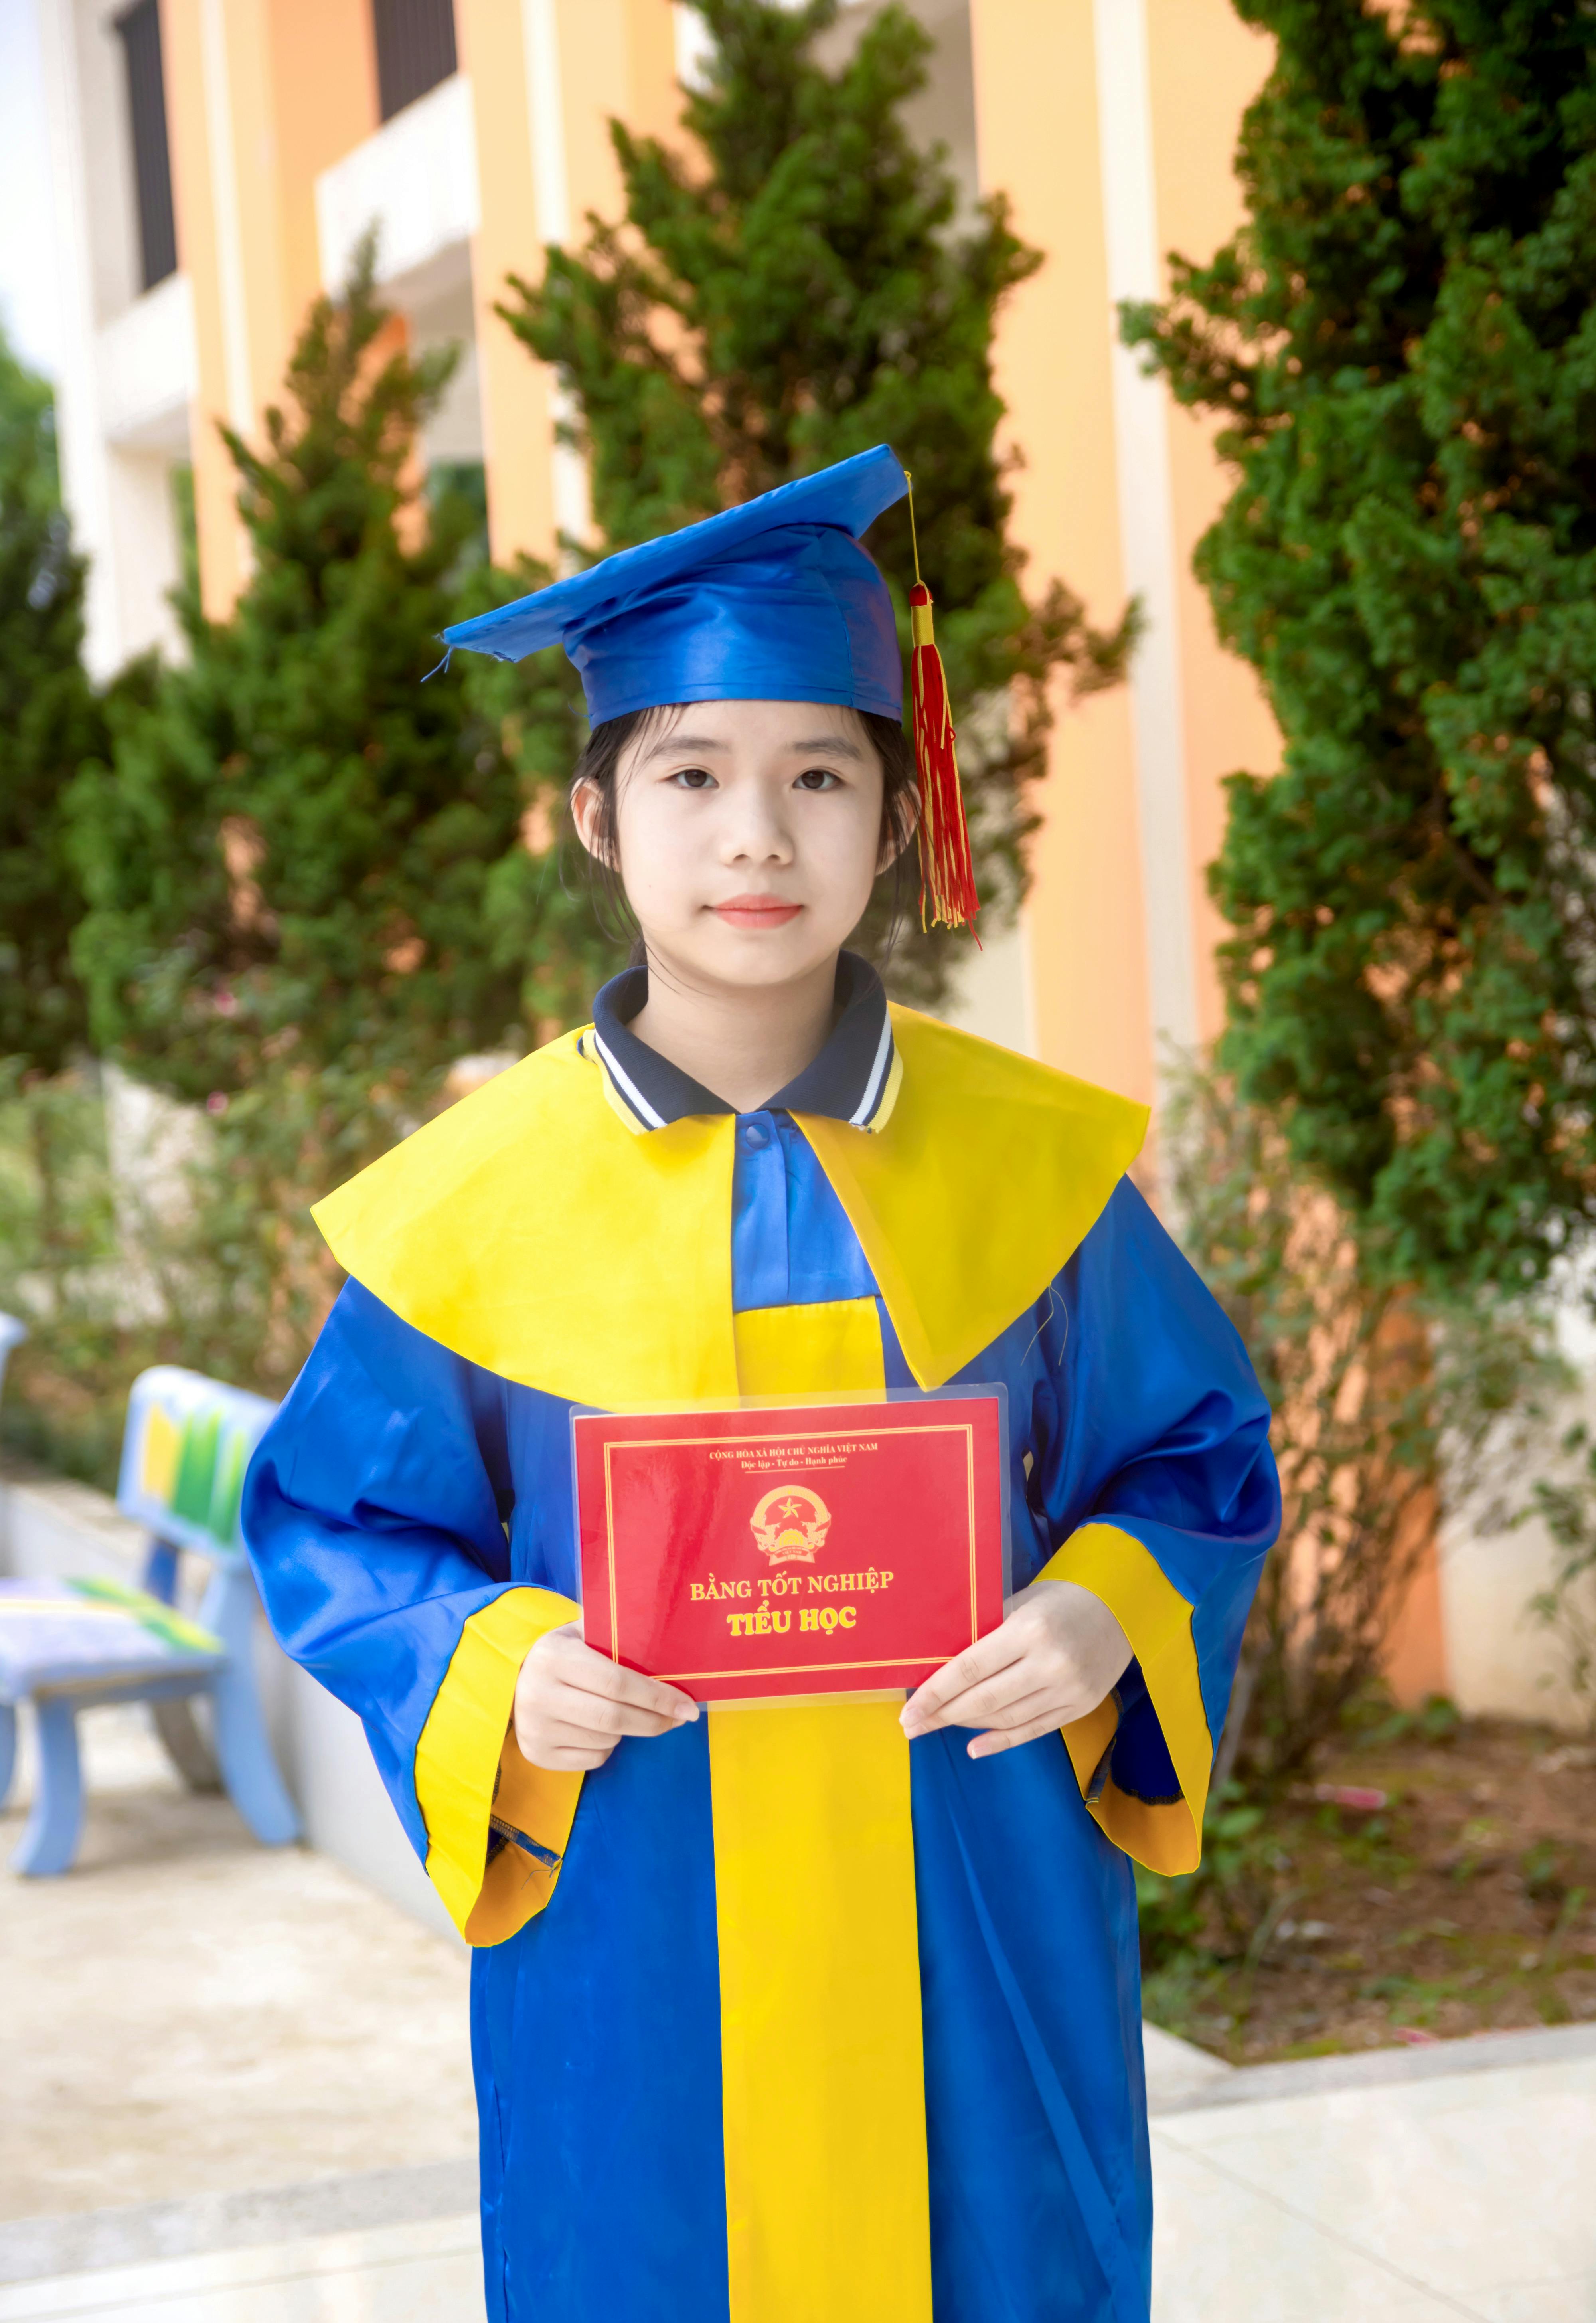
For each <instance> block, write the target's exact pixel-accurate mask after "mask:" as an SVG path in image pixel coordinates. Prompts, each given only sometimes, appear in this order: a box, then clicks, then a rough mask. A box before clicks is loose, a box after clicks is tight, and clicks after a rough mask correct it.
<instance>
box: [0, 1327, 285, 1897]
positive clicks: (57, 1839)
mask: <svg viewBox="0 0 1596 2323" xmlns="http://www.w3.org/2000/svg"><path fill="white" fill-rule="evenodd" d="M6 1319H9V1318H6ZM15 1336H16V1334H15V1333H13V1334H12V1338H11V1341H10V1342H8V1343H7V1345H9V1344H14V1339H15ZM5 1352H7V1347H0V1366H3V1363H4V1356H5ZM274 1409H275V1406H274V1405H272V1404H271V1403H268V1402H267V1401H266V1400H265V1399H264V1398H263V1397H261V1396H258V1395H248V1394H245V1393H244V1392H243V1390H242V1389H238V1388H230V1387H224V1386H222V1385H220V1384H219V1383H218V1382H216V1381H215V1380H207V1379H203V1378H201V1377H200V1375H199V1374H198V1373H197V1372H186V1371H179V1370H178V1369H177V1368H176V1367H175V1366H173V1365H171V1364H161V1365H158V1366H157V1367H156V1368H155V1369H154V1370H153V1371H147V1372H143V1373H141V1374H140V1376H139V1378H138V1379H137V1380H135V1382H133V1393H132V1395H131V1396H130V1398H129V1400H128V1409H127V1427H126V1429H125V1431H124V1436H123V1441H122V1470H121V1476H120V1479H119V1482H118V1484H117V1488H116V1504H117V1506H118V1508H119V1509H121V1510H122V1511H123V1513H124V1515H126V1516H130V1517H132V1518H133V1519H134V1520H136V1521H137V1522H139V1523H141V1524H142V1525H143V1526H144V1527H145V1528H146V1530H147V1535H148V1542H147V1547H146V1549H145V1555H144V1565H143V1571H142V1575H141V1585H140V1586H138V1587H137V1588H134V1587H133V1586H131V1585H130V1584H127V1583H124V1582H120V1581H109V1580H105V1579H104V1578H101V1577H99V1576H88V1577H86V1578H83V1579H79V1580H53V1579H52V1580H48V1581H31V1580H5V1581H0V1804H4V1801H5V1795H6V1794H7V1792H8V1790H9V1788H10V1786H11V1778H12V1775H13V1772H14V1767H15V1758H16V1713H17V1710H18V1708H19V1707H20V1705H21V1704H22V1703H24V1702H25V1703H31V1704H32V1711H33V1715H34V1720H35V1722H36V1725H37V1730H38V1736H39V1762H40V1771H39V1783H38V1788H37V1791H36V1794H35V1796H34V1800H33V1805H32V1813H30V1815H29V1818H28V1823H27V1827H26V1829H25V1830H24V1831H23V1836H22V1840H21V1841H20V1843H19V1845H18V1846H17V1849H16V1850H15V1852H14V1854H13V1856H12V1859H11V1864H12V1868H13V1870H14V1871H20V1872H23V1873H26V1874H29V1875H31V1876H32V1877H33V1878H42V1877H47V1876H49V1875H50V1874H53V1873H56V1872H61V1871H68V1870H69V1869H70V1868H71V1866H72V1863H73V1860H74V1859H75V1858H76V1856H77V1852H78V1836H79V1833H80V1832H81V1829H82V1823H83V1780H82V1774H81V1770H80V1767H79V1762H78V1712H79V1711H82V1710H88V1709H92V1708H94V1707H96V1705H98V1704H100V1703H108V1702H147V1703H150V1704H151V1712H152V1715H153V1717H154V1720H155V1723H156V1728H157V1731H158V1732H159V1733H160V1734H161V1740H162V1741H163V1742H164V1743H165V1745H166V1747H167V1749H168V1751H169V1753H170V1756H171V1757H172V1758H173V1759H174V1760H175V1761H176V1763H177V1765H178V1767H179V1772H180V1773H181V1774H182V1775H183V1776H184V1777H185V1778H186V1780H188V1782H189V1783H190V1784H192V1785H194V1786H196V1787H201V1788H203V1787H206V1786H214V1785H216V1784H218V1783H219V1784H220V1785H221V1786H225V1789H226V1791H227V1794H228V1795H229V1796H230V1797H231V1799H232V1801H233V1804H234V1806H235V1807H237V1809H238V1811H239V1813H240V1814H242V1815H243V1819H244V1821H245V1823H248V1825H249V1827H250V1829H251V1830H252V1832H253V1833H254V1835H255V1837H256V1838H257V1839H258V1840H260V1841H262V1842H263V1843H264V1844H265V1845H267V1846H269V1847H280V1846H282V1845H283V1844H285V1843H286V1842H287V1841H289V1840H292V1839H297V1838H298V1835H299V1819H298V1814H297V1813H295V1810H294V1804H293V1802H292V1800H291V1799H290V1798H289V1795H288V1792H287V1791H286V1790H285V1789H284V1787H283V1782H282V1777H281V1776H280V1774H279V1773H278V1770H277V1765H276V1761H275V1760H274V1759H273V1758H272V1755H271V1744H270V1742H269V1741H268V1740H267V1735H266V1724H265V1721H264V1719H263V1717H262V1715H261V1703H260V1697H259V1694H258V1692H257V1690H256V1686H255V1677H254V1666H253V1657H252V1633H253V1629H254V1616H255V1608H256V1598H255V1584H254V1582H253V1580H252V1576H251V1574H250V1569H249V1564H248V1560H247V1558H246V1557H245V1555H244V1550H243V1542H242V1540H241V1539H240V1538H239V1534H238V1503H239V1496H240V1493H241V1492H242V1490H243V1472H244V1470H245V1468H246V1467H247V1466H248V1464H249V1458H250V1455H251V1453H252V1451H253V1450H254V1447H255V1445H256V1443H257V1441H258V1440H259V1438H260V1436H261V1431H262V1430H263V1429H264V1428H265V1426H266V1423H267V1421H268V1420H269V1419H271V1415H272V1412H273V1410H274ZM185 1550H188V1551H189V1552H191V1553H192V1554H194V1555H196V1556H201V1557H203V1558H205V1559H206V1562H207V1563H208V1565H209V1566H210V1568H211V1570H210V1579H209V1583H208V1585H207V1587H206V1593H205V1596H204V1599H203V1601H202V1602H201V1604H200V1606H199V1609H198V1613H197V1618H196V1619H193V1620H190V1619H189V1618H188V1616H187V1615H186V1614H184V1613H183V1612H182V1611H179V1607H178V1603H177V1596H178V1581H179V1560H180V1557H181V1556H182V1553H183V1552H184V1551H185ZM198 1699H203V1700H205V1701H206V1702H208V1704H209V1709H210V1719H209V1727H210V1740H208V1741H207V1740H206V1737H205V1735H204V1733H203V1732H202V1731H201V1729H200V1727H199V1726H198V1724H197V1722H196V1721H195V1719H194V1716H193V1708H194V1704H195V1702H196V1701H197V1700H198Z"/></svg>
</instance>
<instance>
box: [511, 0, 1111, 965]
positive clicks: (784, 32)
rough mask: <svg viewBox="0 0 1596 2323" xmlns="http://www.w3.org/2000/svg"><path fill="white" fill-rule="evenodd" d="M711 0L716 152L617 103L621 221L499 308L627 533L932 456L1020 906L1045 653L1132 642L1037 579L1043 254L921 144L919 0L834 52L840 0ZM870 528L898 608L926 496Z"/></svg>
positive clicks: (602, 503) (953, 653)
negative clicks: (1011, 351) (1037, 295)
mask: <svg viewBox="0 0 1596 2323" xmlns="http://www.w3.org/2000/svg"><path fill="white" fill-rule="evenodd" d="M694 5H696V6H697V8H698V11H699V14H701V15H702V18H703V20H704V23H705V24H706V25H707V27H708V29H709V32H710V33H711V40H712V48H711V53H710V56H709V58H708V60H707V64H706V69H705V78H704V83H703V86H702V87H701V88H699V89H697V90H694V91H693V92H690V93H689V94H688V96H687V97H686V101H685V107H684V113H683V125H684V127H685V128H686V130H687V131H688V132H689V133H690V134H691V136H692V138H693V141H694V142H695V145H696V148H697V151H696V152H695V153H694V154H693V156H692V158H691V159H688V158H685V157H683V155H680V154H677V153H674V152H671V151H669V150H667V149H666V148H665V147H664V146H663V145H661V144H660V143H658V142H656V141H655V140H653V139H648V138H638V137H635V136H633V135H632V134H631V133H629V132H628V130H627V129H626V128H625V126H624V125H623V124H620V123H619V122H616V123H613V124H611V131H610V134H611V137H612V139H613V142H614V145H615V150H616V153H617V155H618V157H619V163H620V169H621V173H622V178H623V181H624V184H625V188H626V205H627V207H626V218H625V221H624V223H620V224H611V223H605V222H604V221H601V220H600V219H598V218H596V217H595V218H591V219H590V220H589V229H590V231H589V238H588V241H587V243H586V245H585V247H584V248H582V250H580V251H561V250H551V251H550V252H549V253H548V256H547V264H546V271H545V273H544V276H543V279H542V280H541V282H540V283H539V284H537V287H536V288H535V287H534V286H533V285H532V284H531V283H529V282H527V281H525V280H521V279H520V278H519V277H517V276H512V277H511V278H510V282H511V288H512V289H513V291H514V292H515V294H516V295H515V298H514V300H513V302H512V303H511V304H509V305H508V306H506V307H505V308H502V309H501V312H503V314H504V315H505V317H506V319H507V320H508V321H509V324H510V326H511V327H512V329H514V330H515V331H516V332H517V333H518V335H519V336H520V337H521V338H523V339H524V340H525V342H526V343H527V346H528V347H530V348H531V349H532V351H533V352H534V353H536V354H537V355H538V356H539V357H540V358H541V359H542V360H543V361H544V362H546V363H553V364H555V365H557V366H558V367H559V370H560V372H561V373H562V376H563V377H564V381H566V383H567V384H568V385H569V386H570V387H571V388H572V389H573V390H574V392H575V395H576V397H577V399H578V400H579V402H580V406H581V410H582V429H581V438H580V440H581V442H582V446H583V448H584V449H585V451H586V452H587V454H588V457H589V462H590V468H591V474H592V496H593V511H594V518H595V521H596V527H597V530H598V532H599V534H600V536H601V541H602V545H603V546H604V548H606V549H611V548H619V547H625V546H629V545H630V544H631V543H633V542H636V541H638V540H642V539H646V538H647V537H650V536H651V535H653V534H655V533H657V532H661V531H664V530H667V529H669V528H673V527H674V526H677V525H681V524H683V523H686V522H689V521H691V520H692V519H696V518H699V517H702V516H706V515H709V514H711V513H713V511H714V510H717V509H718V508H720V507H722V506H724V505H727V504H728V503H729V502H730V501H732V500H741V499H745V498H747V497H748V496H749V495H750V494H752V493H755V492H760V491H767V490H768V489H769V488H770V487H772V486H773V485H775V484H780V483H784V482H787V481H788V480H789V479H790V478H792V477H793V476H797V475H801V474H804V473H809V472H810V471H812V470H813V469H815V468H819V467H821V466H823V465H825V464H827V463H828V462H829V461H832V460H838V459H842V458H844V457H846V456H847V455H848V454H850V453H853V452H858V451H862V450H864V449H866V448H867V446H868V445H872V444H876V443H879V442H883V441H885V442H887V443H890V444H892V445H894V448H895V449H896V450H897V452H898V453H899V454H900V455H901V457H902V458H903V462H904V464H905V465H906V466H907V467H908V468H909V469H910V470H911V472H912V473H913V477H914V500H915V518H916V523H917V527H918V531H919V542H920V561H921V565H922V571H923V573H924V576H925V579H926V580H927V582H928V583H930V585H931V591H932V593H933V595H934V597H935V599H936V603H937V636H938V642H939V644H940V647H941V649H942V654H943V657H944V660H945V662H946V664H947V669H948V677H949V688H950V691H951V693H952V697H953V703H954V709H955V714H956V716H959V715H962V716H963V718H964V720H965V721H966V722H965V726H964V730H963V732H962V734H961V738H960V739H961V749H960V758H961V764H962V767H963V770H964V773H965V776H966V790H967V794H968V796H969V798H970V801H971V809H972V815H971V819H972V826H973V836H974V839H975V843H976V858H977V877H978V882H979V885H980V886H981V891H982V895H983V897H984V899H985V901H986V903H987V904H989V905H990V906H991V907H992V908H993V909H994V911H995V913H996V914H998V915H999V916H1001V915H1002V914H1003V913H1004V910H1005V909H1006V908H1008V907H1010V906H1012V904H1013V903H1014V900H1015V899H1016V897H1017V895H1018V893H1019V891H1020V888H1021V885H1022V882H1023V844H1024V840H1025V838H1026V836H1027V834H1028V833H1029V831H1030V830H1031V829H1032V824H1033V822H1034V817H1033V815H1032V811H1031V809H1030V808H1029V806H1028V804H1027V800H1026V791H1027V785H1029V784H1030V783H1031V781H1032V779H1033V778H1034V777H1035V776H1037V775H1038V774H1040V773H1041V770H1042V767H1043V764H1044V751H1045V744H1046V735H1047V730H1048V725H1049V722H1050V721H1049V706H1048V686H1049V681H1050V677H1051V676H1052V675H1053V673H1054V672H1056V671H1057V670H1059V669H1060V668H1064V669H1067V670H1069V673H1070V675H1071V676H1072V678H1073V681H1074V684H1075V687H1076V690H1077V691H1078V692H1083V691H1086V690H1087V689H1089V688H1091V687H1094V686H1097V685H1101V684H1109V683H1113V682H1114V680H1115V679H1116V678H1117V676H1118V675H1120V673H1121V670H1122V668H1123V665H1124V655H1125V652H1126V649H1127V645H1128V641H1129V631H1128V627H1127V626H1126V625H1124V624H1122V626H1121V627H1120V629H1117V630H1116V631H1115V632H1114V634H1113V635H1111V636H1105V635H1101V634H1099V633H1098V632H1096V631H1095V630H1094V629H1091V627H1090V626H1089V625H1088V623H1087V620H1086V617H1085V611H1084V608H1083V607H1082V605H1081V603H1080V601H1079V600H1078V599H1077V598H1076V597H1074V596H1072V595H1071V593H1070V592H1069V590H1068V589H1066V588H1064V587H1063V586H1062V585H1060V584H1058V583H1055V584H1054V585H1053V586H1052V587H1050V589H1049V591H1048V592H1046V594H1045V595H1044V596H1043V597H1042V598H1041V600H1040V601H1038V602H1034V603H1032V602H1028V601H1027V600H1026V598H1025V596H1024V594H1023V590H1022V587H1021V566H1022V562H1023V560H1022V557H1021V555H1020V553H1019V551H1018V550H1017V549H1016V547H1015V546H1014V544H1013V543H1012V542H1011V541H1010V540H1009V538H1008V537H1007V531H1006V526H1007V519H1008V514H1009V507H1010V501H1009V495H1008V493H1007V491H1005V490H1004V479H1003V470H1002V464H1001V462H1000V459H999V457H998V454H997V452H996V449H995V431H996V428H997V425H998V422H999V420H1000V419H1001V418H1002V414H1003V405H1002V402H1001V400H1000V399H999V397H998V395H997V392H996V390H995V387H994V385H993V379H992V337H993V329H994V321H995V315H996V311H997V308H998V307H999V305H1000V304H1001V302H1002V301H1003V299H1004V298H1005V297H1006V296H1007V295H1008V293H1009V292H1010V291H1011V290H1013V289H1014V288H1015V287H1016V285H1018V284H1019V283H1021V282H1023V281H1024V280H1025V279H1026V278H1027V277H1028V276H1029V275H1030V274H1032V272H1033V271H1035V269H1036V267H1037V266H1038V265H1039V264H1040V262H1041V261H1040V258H1039V256H1038V254H1037V253H1035V252H1034V251H1032V250H1029V249H1027V248H1026V246H1025V245H1024V244H1023V243H1022V242H1021V241H1020V240H1019V238H1018V237H1017V236H1016V235H1015V234H1014V231H1013V228H1012V227H1011V225H1010V224H1009V218H1008V212H1007V207H1006V205H1005V203H1004V201H1003V199H1002V198H1001V197H996V198H994V199H992V200H989V201H987V202H986V203H984V204H983V205H982V206H981V209H980V213H979V216H978V217H977V219H976V221H975V222H974V223H973V225H970V226H969V227H968V229H966V228H962V227H961V226H960V225H959V223H958V221H957V217H956V212H957V207H958V197H957V189H956V187H955V185H954V182H953V179H952V178H951V177H950V175H949V171H948V169H947V167H946V157H945V156H944V155H943V154H941V153H940V152H933V153H931V154H926V153H922V152H920V151H919V150H918V149H917V148H916V147H915V145H914V144H913V142H912V140H911V138H910V136H909V133H908V132H907V130H906V128H905V126H904V124H903V106H904V105H905V103H906V102H907V100H908V99H909V98H910V97H912V96H913V95H914V94H915V93H916V91H917V90H918V89H920V88H921V87H922V86H923V84H924V80H925V75H926V59H927V56H928V55H929V53H930V51H931V45H932V44H931V40H930V38H929V36H928V35H927V34H926V33H925V32H923V31H922V29H921V27H920V26H919V25H918V24H917V23H915V22H914V20H913V17H912V16H911V15H909V14H908V13H907V11H906V10H905V9H903V8H902V7H900V6H895V5H894V6H888V7H886V8H885V9H883V10H882V11H881V13H880V14H878V15H876V16H875V17H874V18H872V20H871V22H870V23H869V24H868V25H867V28H866V29H865V31H864V32H863V33H862V34H861V35H860V37H859V39H858V43H857V45H856V46H855V48H854V50H853V51H852V53H851V55H850V56H849V58H848V60H847V61H846V62H845V63H843V64H840V65H839V66H838V67H836V68H835V69H830V68H828V67H827V66H826V65H824V64H823V63H821V61H819V60H817V58H816V56H815V54H814V43H815V41H816V39H817V36H818V35H820V34H821V33H822V32H826V31H827V30H828V29H829V28H830V26H831V25H833V24H834V23H836V21H837V19H838V16H839V0H807V5H803V6H800V7H786V6H781V5H772V0H694ZM870 546H871V547H872V550H873V552H874V554H875V555H876V557H877V559H878V561H879V562H880V564H881V565H882V568H883V570H884V572H885V574H886V575H887V576H888V579H889V581H890V582H891V583H892V585H893V588H894V594H895V596H896V597H897V600H898V602H899V607H900V611H901V612H902V611H903V607H904V603H905V600H906V592H907V588H908V584H909V582H910V580H911V579H912V577H913V565H912V560H911V550H910V537H909V522H908V515H907V511H906V510H904V509H903V508H901V507H900V508H898V509H895V510H890V511H889V512H888V513H887V514H886V515H885V516H884V517H883V518H882V519H881V520H880V521H879V523H878V524H876V526H875V527H874V528H872V534H871V542H870ZM903 631H904V638H905V642H906V639H907V620H906V614H905V615H904V617H903ZM982 705H986V709H987V713H988V714H987V715H986V716H985V717H978V716H972V712H977V710H978V709H979V708H980V707H981V706H982ZM878 909H879V907H878ZM957 957H958V953H957V950H955V948H953V947H949V946H948V945H946V944H940V945H938V944H936V943H934V941H932V942H922V941H918V940H917V941H915V942H914V943H913V944H912V945H910V946H909V947H908V948H907V950H906V951H905V952H904V953H903V955H901V956H900V958H899V960H898V961H897V964H896V975H897V979H898V981H899V983H900V985H904V984H906V985H907V986H908V987H910V988H912V989H914V990H917V991H919V992H920V993H922V994H923V995H926V996H934V995H935V994H936V993H937V992H938V991H939V990H940V987H941V985H942V983H943V981H944V978H945V976H946V971H947V968H948V966H949V962H950V961H951V960H953V959H955V958H957Z"/></svg>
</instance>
